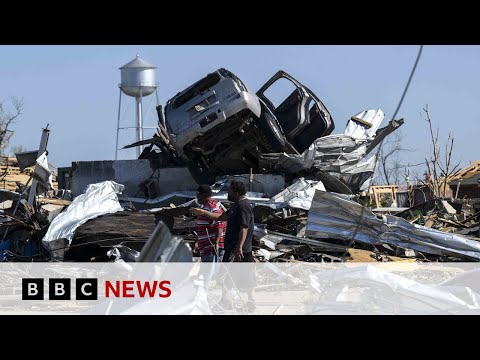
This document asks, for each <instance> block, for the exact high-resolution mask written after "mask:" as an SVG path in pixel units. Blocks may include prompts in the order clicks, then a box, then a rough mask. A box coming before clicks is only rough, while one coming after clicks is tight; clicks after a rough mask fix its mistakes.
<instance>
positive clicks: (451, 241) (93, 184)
mask: <svg viewBox="0 0 480 360" xmlns="http://www.w3.org/2000/svg"><path fill="white" fill-rule="evenodd" d="M279 81H285V82H287V83H288V84H290V86H291V88H292V89H293V91H291V92H290V93H288V94H287V96H284V97H282V98H281V99H280V101H275V100H276V99H277V98H276V97H275V96H272V95H269V96H267V94H269V91H270V90H271V89H272V87H274V85H275V84H277V83H278V82H279ZM157 114H158V130H157V133H156V134H155V136H153V137H152V138H150V139H146V140H140V141H137V142H136V143H134V144H131V145H128V146H126V147H125V148H131V147H142V146H145V145H147V147H146V148H145V149H144V150H143V151H142V152H141V154H140V156H139V160H138V161H136V164H137V165H132V164H130V165H128V166H133V168H129V171H115V169H116V168H115V166H116V165H115V163H116V162H114V164H110V165H109V167H108V171H104V173H102V174H100V171H98V174H97V173H95V181H88V179H89V178H87V177H86V175H85V174H86V173H85V172H84V173H82V172H80V171H78V172H75V171H74V172H72V177H71V181H72V183H73V184H77V186H76V187H75V189H76V190H75V192H76V193H74V199H73V202H72V201H70V199H68V196H67V195H68V191H67V192H65V191H57V192H52V191H50V192H49V193H45V191H38V192H37V189H36V186H35V187H32V186H31V187H30V188H28V187H24V188H18V189H16V190H17V191H7V190H3V191H0V196H1V197H0V202H5V201H9V203H8V206H6V207H5V206H4V209H2V210H0V222H1V226H0V241H1V242H0V251H1V257H0V259H1V260H2V261H152V259H156V260H155V261H157V260H159V261H166V260H165V259H167V258H168V259H177V261H185V248H186V245H185V244H189V246H190V249H191V250H192V256H196V255H198V254H197V251H196V249H195V233H194V229H195V219H194V218H192V216H191V214H190V213H189V211H188V209H189V206H190V205H191V202H192V200H193V199H194V198H195V195H196V194H195V190H196V185H195V181H196V183H208V184H210V185H211V186H212V190H213V193H214V198H216V199H219V200H221V201H222V202H223V203H224V205H225V206H226V207H229V203H228V201H226V199H227V196H226V189H227V188H228V186H229V182H230V181H231V180H232V179H236V180H241V181H244V182H245V184H246V185H247V188H248V189H249V192H248V193H247V198H248V199H249V200H250V202H251V204H252V206H253V208H254V216H255V223H256V226H255V241H254V249H255V255H256V258H257V260H258V261H297V260H300V261H315V262H318V261H322V262H325V261H326V262H332V261H390V260H399V259H401V258H410V259H415V260H418V261H454V260H462V261H477V260H478V259H480V245H479V244H480V243H478V241H477V240H476V239H475V238H473V237H470V236H472V235H475V227H476V226H477V227H478V216H479V213H478V212H471V211H470V210H468V211H470V212H469V213H467V212H466V211H467V210H466V207H465V208H464V209H462V206H458V204H457V205H455V204H448V203H447V201H446V200H443V202H444V203H445V204H443V206H442V207H438V206H434V207H433V208H432V207H430V208H425V209H411V210H409V211H406V212H404V213H400V214H398V215H400V216H401V217H395V216H392V215H388V214H387V215H375V214H374V213H372V212H371V211H370V210H369V209H368V208H366V207H365V206H362V205H361V204H360V202H361V201H362V199H361V196H360V194H361V192H362V191H363V190H366V189H368V188H369V186H370V183H371V181H372V177H373V174H374V170H375V163H376V155H375V153H374V150H375V148H376V147H377V146H378V145H379V144H380V143H381V142H382V141H383V140H384V139H385V138H386V137H387V136H388V135H389V134H391V133H392V132H393V131H395V130H396V129H398V128H399V127H400V126H402V124H403V123H404V121H403V119H400V120H395V119H392V120H390V121H389V122H388V124H386V125H385V126H383V127H382V123H383V120H384V117H385V115H384V113H383V111H382V110H380V109H373V110H365V111H361V112H359V113H358V114H355V115H354V116H352V117H351V118H350V119H348V121H347V125H346V128H345V130H344V132H343V133H340V134H332V132H333V130H334V128H335V125H334V122H333V118H332V116H331V114H330V113H329V111H328V110H327V108H326V106H325V105H324V104H323V103H322V102H321V101H320V100H319V99H318V97H317V96H316V95H315V94H314V93H313V92H312V91H311V90H310V89H308V88H307V87H306V86H304V85H303V84H302V83H300V82H299V81H298V80H296V79H294V78H293V77H292V76H290V75H289V74H287V73H285V72H284V71H279V72H277V73H276V74H275V75H274V76H273V77H272V78H271V79H270V80H269V81H267V82H266V83H265V85H263V86H262V87H261V88H260V90H259V91H257V92H256V93H254V92H252V91H251V90H250V89H249V88H248V87H247V86H246V85H245V84H244V83H243V82H242V81H241V80H240V79H239V78H238V77H237V76H235V75H234V74H233V73H231V72H230V71H228V70H226V69H219V70H217V71H215V72H213V73H211V74H208V75H207V76H206V77H204V78H202V79H201V80H199V81H197V82H195V83H194V84H193V85H191V86H189V87H188V88H187V89H185V90H183V91H181V92H179V93H178V94H176V95H175V96H174V97H172V98H171V99H170V100H169V101H168V102H167V104H166V106H165V111H163V110H162V107H161V106H158V107H157ZM41 147H42V145H41ZM44 147H45V149H46V143H45V144H44ZM45 149H43V151H42V152H40V151H39V152H35V155H36V156H35V157H34V158H35V160H36V167H35V171H33V173H32V174H31V176H32V179H35V180H36V181H37V182H38V183H39V184H41V185H42V184H43V185H44V186H47V188H46V189H47V190H48V189H50V187H51V186H48V183H49V179H48V177H49V172H48V167H46V166H45V165H44V164H45V163H46V157H45V154H44V153H45ZM42 164H43V165H42ZM117 164H120V162H118V163H117ZM140 164H141V165H140ZM79 166H80V165H79ZM118 166H120V165H118ZM134 166H142V167H143V168H144V169H145V178H144V179H142V180H141V181H138V182H137V183H131V181H129V183H128V184H124V181H123V180H122V179H120V178H119V177H120V174H125V173H128V174H129V175H131V174H135V173H136V172H135V171H134V169H135V168H134ZM90 168H91V171H97V170H95V169H97V168H101V169H102V171H103V170H105V167H104V166H103V164H102V166H99V167H96V165H95V166H91V167H90ZM143 168H142V169H143ZM172 169H173V170H172ZM186 169H188V170H186ZM142 171H143V170H142ZM154 174H158V177H157V178H155V177H154ZM169 174H170V175H169ZM186 174H190V175H191V177H192V181H190V180H189V181H183V182H182V181H180V178H182V179H183V178H186ZM82 176H83V178H82ZM169 176H171V178H169ZM160 177H162V178H163V179H164V180H163V181H164V182H163V183H161V182H160ZM86 179H87V180H86ZM165 179H167V180H165ZM176 179H178V180H177V181H175V180H176ZM193 180H195V181H193ZM132 181H134V180H132ZM79 183H82V184H83V185H82V186H78V184H79ZM167 183H170V186H174V187H172V188H171V189H172V190H169V191H165V189H166V188H167V185H160V184H167ZM132 184H133V185H132ZM184 184H188V185H184ZM36 185H37V184H36ZM169 189H170V188H169ZM32 194H33V195H32ZM46 204H47V205H48V206H46ZM447 205H448V206H447ZM454 206H455V207H454ZM452 209H453V210H452ZM465 214H467V215H465ZM434 217H435V219H442V220H441V221H445V222H446V223H448V222H450V223H452V224H455V227H453V228H451V229H450V230H449V232H446V231H441V230H446V229H443V228H438V227H436V225H435V223H434V222H433V220H432V222H430V223H428V221H424V219H427V220H430V219H433V218H434ZM422 221H423V223H422V225H419V223H420V222H422ZM477 230H478V229H477ZM455 231H456V232H458V234H457V233H454V232H455ZM462 231H463V234H464V235H462V233H461V232H462ZM172 234H173V237H172V236H171V235H172ZM154 235H155V236H154ZM162 238H163V240H162ZM148 239H154V240H151V241H152V242H154V243H155V244H156V245H155V247H153V246H152V245H149V246H148V249H156V250H151V252H149V251H150V250H148V249H147V248H145V244H146V243H147V240H148ZM162 241H164V242H165V243H164V244H163V245H161V244H159V243H161V242H162ZM167 243H168V244H170V245H168V244H167ZM172 244H176V245H175V246H174V245H172ZM159 248H161V249H163V250H162V251H163V253H164V255H162V256H163V257H162V256H160V255H159V254H160V253H158V249H159ZM168 249H170V250H168ZM176 249H182V250H181V254H182V256H173V255H171V254H174V253H175V252H176V251H177V250H176ZM167 250H168V251H169V254H170V255H169V256H166V255H165V254H166V253H165V251H167ZM179 251H180V250H179ZM142 252H143V253H142ZM145 259H148V260H145ZM162 259H163V260H162ZM178 259H181V260H178ZM171 261H174V260H171Z"/></svg>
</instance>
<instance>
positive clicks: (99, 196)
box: [42, 181, 124, 250]
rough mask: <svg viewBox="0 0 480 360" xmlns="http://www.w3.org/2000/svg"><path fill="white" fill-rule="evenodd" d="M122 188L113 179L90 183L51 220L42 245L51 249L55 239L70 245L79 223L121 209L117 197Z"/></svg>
mask: <svg viewBox="0 0 480 360" xmlns="http://www.w3.org/2000/svg"><path fill="white" fill-rule="evenodd" d="M123 189H124V186H123V185H121V184H117V183H116V182H113V181H103V182H100V183H97V184H90V185H89V186H88V187H87V190H86V191H85V193H83V194H82V195H79V196H77V197H76V198H75V199H74V200H73V202H72V203H71V204H70V205H69V206H68V208H67V210H66V211H65V212H63V213H61V214H60V215H58V216H57V217H56V218H55V219H54V220H53V221H52V223H51V224H50V227H49V228H48V231H47V233H46V234H45V236H44V237H43V240H42V243H43V246H45V247H46V248H48V249H50V250H53V249H52V246H51V245H52V243H53V242H54V241H55V240H57V239H67V240H68V245H70V243H71V241H72V238H73V235H74V233H75V230H76V229H77V228H78V227H79V226H80V225H82V224H84V223H86V222H87V221H88V220H90V219H94V218H96V217H98V216H100V215H105V214H111V213H116V212H118V211H123V207H122V206H121V205H120V203H119V202H118V197H117V194H120V193H121V192H122V191H123Z"/></svg>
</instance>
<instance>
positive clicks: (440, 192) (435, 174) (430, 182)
mask: <svg viewBox="0 0 480 360" xmlns="http://www.w3.org/2000/svg"><path fill="white" fill-rule="evenodd" d="M423 112H424V114H422V113H420V115H421V116H422V118H423V119H424V120H425V121H426V122H427V123H428V127H429V130H430V137H431V139H432V145H433V154H432V156H431V158H430V160H429V159H427V158H425V164H426V166H427V172H426V176H425V181H424V183H425V184H426V185H427V186H428V187H429V188H430V189H431V190H432V192H433V194H434V196H435V197H445V196H446V193H447V181H448V177H449V175H451V174H453V173H454V172H455V171H456V170H457V169H458V167H459V166H460V162H459V163H458V164H456V165H455V166H453V167H451V160H452V150H453V141H454V137H453V135H452V134H451V133H449V134H448V139H447V143H446V145H445V160H444V161H442V158H441V151H440V145H439V142H438V132H439V128H438V127H437V129H436V130H435V131H434V130H433V124H432V119H431V118H430V113H429V111H428V104H427V105H425V108H424V109H423Z"/></svg>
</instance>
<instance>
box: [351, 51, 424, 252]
mask: <svg viewBox="0 0 480 360" xmlns="http://www.w3.org/2000/svg"><path fill="white" fill-rule="evenodd" d="M422 50H423V45H420V48H419V49H418V54H417V58H416V60H415V64H414V65H413V68H412V71H411V72H410V76H409V77H408V81H407V84H406V85H405V88H404V89H403V94H402V97H401V98H400V101H399V102H398V105H397V108H396V109H395V112H394V113H393V116H392V120H394V119H395V116H397V113H398V111H399V110H400V107H401V106H402V103H403V100H404V99H405V95H406V94H407V91H408V88H409V87H410V83H411V81H412V78H413V75H414V74H415V70H416V68H417V65H418V62H419V60H420V57H421V56H422ZM384 140H385V139H383V140H382V141H381V142H380V145H379V147H378V150H377V152H376V154H375V156H376V158H375V166H374V168H373V175H372V182H373V179H374V178H375V172H376V170H377V163H378V154H379V152H380V151H381V150H382V145H383V141H384ZM370 184H371V183H370ZM370 187H371V185H370V186H369V187H368V193H369V194H370ZM365 208H366V207H365V206H362V212H361V213H360V219H359V220H358V222H357V226H356V227H355V231H354V232H353V235H352V238H351V239H350V241H349V243H348V245H347V247H346V250H345V252H344V253H343V255H342V261H343V260H344V258H345V256H346V254H347V253H348V249H349V248H350V247H351V246H352V244H353V242H354V241H355V236H357V233H358V230H359V229H360V225H361V223H362V220H363V216H364V214H365Z"/></svg>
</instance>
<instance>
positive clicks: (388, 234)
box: [306, 191, 480, 260]
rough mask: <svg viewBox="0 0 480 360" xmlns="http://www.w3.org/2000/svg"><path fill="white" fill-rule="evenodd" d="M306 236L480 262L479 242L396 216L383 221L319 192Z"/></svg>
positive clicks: (357, 206) (345, 202)
mask: <svg viewBox="0 0 480 360" xmlns="http://www.w3.org/2000/svg"><path fill="white" fill-rule="evenodd" d="M306 235H307V236H308V237H310V238H337V239H344V240H355V241H360V242H365V243H369V244H380V243H386V244H391V245H395V246H399V247H402V248H405V249H412V250H416V251H420V252H424V253H429V254H436V255H451V256H459V255H460V256H466V257H469V258H473V259H476V260H480V242H478V241H475V240H469V239H467V238H464V237H463V236H460V235H455V234H450V233H445V232H442V231H438V230H434V229H430V228H427V227H424V226H420V225H415V224H410V223H409V222H408V221H406V220H404V219H402V218H399V217H396V216H393V215H383V219H379V218H377V217H376V216H375V214H374V213H373V212H372V211H370V209H368V208H366V207H363V206H361V205H360V204H358V203H356V202H354V201H351V200H348V199H345V198H342V197H339V196H337V195H336V194H334V193H329V192H323V191H317V192H316V193H315V196H314V198H313V202H312V206H311V208H310V211H309V213H308V220H307V227H306ZM354 235H355V237H354V238H353V236H354ZM352 238H353V239H352Z"/></svg>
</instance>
